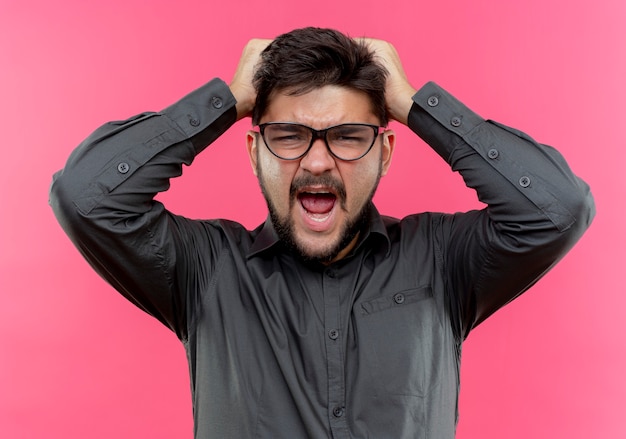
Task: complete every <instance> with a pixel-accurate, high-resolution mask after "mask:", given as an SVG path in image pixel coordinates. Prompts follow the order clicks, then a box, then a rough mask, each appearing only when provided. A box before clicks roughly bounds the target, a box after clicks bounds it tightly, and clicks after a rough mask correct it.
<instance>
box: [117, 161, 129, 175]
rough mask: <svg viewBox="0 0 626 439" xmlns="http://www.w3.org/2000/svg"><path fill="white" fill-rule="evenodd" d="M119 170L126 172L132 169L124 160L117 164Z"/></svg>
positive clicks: (122, 172) (121, 172)
mask: <svg viewBox="0 0 626 439" xmlns="http://www.w3.org/2000/svg"><path fill="white" fill-rule="evenodd" d="M117 171H118V172H119V173H120V174H126V173H127V172H128V171H130V166H129V165H128V163H125V162H122V163H120V164H118V165H117Z"/></svg>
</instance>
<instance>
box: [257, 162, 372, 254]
mask: <svg viewBox="0 0 626 439" xmlns="http://www.w3.org/2000/svg"><path fill="white" fill-rule="evenodd" d="M257 174H258V180H259V186H260V187H261V192H262V193H263V196H264V198H265V202H266V203H267V208H268V210H269V215H270V219H271V221H272V225H273V226H274V229H275V230H276V233H277V234H278V238H279V239H280V241H281V242H282V243H283V244H284V245H285V246H286V247H287V248H288V249H289V250H291V251H292V252H293V253H294V254H295V255H296V256H297V257H298V258H300V259H301V260H302V261H303V262H305V263H321V264H328V263H330V262H331V261H332V260H334V259H335V258H336V257H337V255H339V253H340V252H341V251H342V250H343V249H345V248H346V247H347V246H348V245H349V244H350V243H351V242H352V241H353V240H354V238H356V237H357V235H358V234H359V233H360V232H361V231H362V230H364V229H365V228H366V227H367V224H368V222H369V217H370V212H371V210H372V206H373V204H372V199H373V198H374V194H375V193H376V189H377V188H378V183H379V182H380V178H381V175H382V163H381V166H380V168H379V170H378V175H377V177H376V181H375V183H374V185H373V187H372V190H371V191H370V193H369V195H368V196H367V198H366V200H365V202H364V203H363V204H362V205H361V206H360V208H359V209H358V211H357V213H356V215H354V216H348V220H347V221H346V222H345V223H344V225H343V228H342V230H341V232H340V235H339V238H338V239H337V240H335V241H334V242H332V243H330V244H329V245H328V246H327V247H326V248H324V249H321V250H319V251H316V252H314V251H312V250H311V249H310V248H307V247H306V246H304V245H303V244H302V243H301V242H299V241H298V239H297V238H296V236H295V232H294V228H295V227H294V220H293V218H292V217H291V215H290V214H289V212H291V211H292V209H293V206H294V205H295V203H297V202H299V201H298V199H297V194H298V192H299V189H300V188H302V187H305V186H307V185H316V184H317V185H322V186H327V187H332V188H333V189H334V191H335V192H336V194H337V200H336V203H338V204H339V206H338V208H340V209H343V210H344V211H347V207H346V206H347V202H346V201H347V194H346V189H345V186H344V185H343V183H341V182H340V181H337V180H334V179H333V178H332V177H330V176H328V175H322V176H319V177H316V176H312V175H309V176H306V177H300V178H298V179H295V180H294V181H293V182H292V184H291V187H290V189H289V211H288V214H287V215H286V216H284V217H282V216H280V215H279V214H278V211H277V209H276V207H275V205H274V203H273V201H272V198H271V197H270V194H269V193H268V191H267V190H266V187H265V184H264V180H263V172H262V170H261V168H260V167H259V169H258V172H257Z"/></svg>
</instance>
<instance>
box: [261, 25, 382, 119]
mask: <svg viewBox="0 0 626 439" xmlns="http://www.w3.org/2000/svg"><path fill="white" fill-rule="evenodd" d="M386 79H387V71H386V70H385V68H384V67H383V66H382V65H380V64H379V63H378V62H376V60H375V57H374V54H373V52H372V51H371V50H370V48H369V47H368V46H367V44H366V43H364V42H359V41H357V40H354V39H351V38H349V37H348V36H346V35H344V34H342V33H341V32H338V31H336V30H333V29H320V28H312V27H308V28H304V29H296V30H294V31H291V32H288V33H286V34H283V35H280V36H278V37H277V38H276V39H275V40H273V41H272V42H271V43H270V44H269V46H268V47H267V48H266V49H265V50H264V51H263V53H262V54H261V62H260V64H259V66H258V67H257V68H256V70H255V75H254V79H253V85H254V88H255V89H256V92H257V97H256V103H255V106H254V110H253V112H252V123H253V124H254V125H257V124H258V123H259V120H260V119H261V117H262V116H263V113H264V112H265V110H266V109H267V106H268V105H269V103H270V102H271V99H272V97H273V94H275V93H286V94H293V95H300V94H304V93H307V92H309V91H311V90H313V89H316V88H321V87H323V86H325V85H337V86H340V87H346V88H350V89H353V90H358V91H361V92H363V93H365V94H366V95H368V97H369V99H370V101H371V105H372V111H373V112H374V114H375V115H376V116H377V117H378V118H379V120H380V125H381V126H386V125H387V123H388V118H387V109H386V106H385V80H386Z"/></svg>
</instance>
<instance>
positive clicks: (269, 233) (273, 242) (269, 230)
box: [247, 204, 391, 259]
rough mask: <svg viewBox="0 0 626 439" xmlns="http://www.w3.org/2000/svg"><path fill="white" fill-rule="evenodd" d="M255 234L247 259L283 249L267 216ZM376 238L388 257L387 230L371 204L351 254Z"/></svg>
mask: <svg viewBox="0 0 626 439" xmlns="http://www.w3.org/2000/svg"><path fill="white" fill-rule="evenodd" d="M256 232H257V233H256V238H255V239H254V242H253V243H252V246H251V247H250V251H249V252H248V255H247V258H248V259H250V258H252V257H254V256H256V255H259V254H261V253H264V252H266V251H270V250H271V249H273V248H280V249H281V250H282V249H284V247H282V246H281V245H280V239H279V238H278V234H277V233H276V230H275V229H274V225H273V224H272V220H271V219H270V216H269V215H268V216H267V218H266V219H265V222H264V223H263V224H261V225H260V226H259V227H257V229H256ZM376 238H378V239H379V240H381V241H382V242H383V243H384V245H385V246H386V252H385V254H386V255H387V256H388V255H389V251H390V249H391V242H390V240H389V235H388V234H387V228H386V227H385V223H384V219H383V217H381V215H380V213H379V212H378V209H376V206H374V204H372V208H371V209H370V218H369V221H368V225H367V228H366V230H365V233H362V234H361V236H360V237H359V242H357V245H356V246H355V248H354V250H353V251H352V253H351V254H353V253H355V252H357V251H359V250H360V248H361V247H363V245H365V243H366V242H368V241H370V240H372V239H374V240H375V239H376ZM349 256H350V255H349Z"/></svg>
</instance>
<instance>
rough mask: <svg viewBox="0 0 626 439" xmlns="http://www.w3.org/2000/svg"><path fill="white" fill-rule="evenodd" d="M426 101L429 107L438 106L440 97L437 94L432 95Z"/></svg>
mask: <svg viewBox="0 0 626 439" xmlns="http://www.w3.org/2000/svg"><path fill="white" fill-rule="evenodd" d="M426 102H427V103H428V106H429V107H436V106H437V105H439V98H438V97H437V96H431V97H429V98H428V100H427V101H426Z"/></svg>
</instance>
